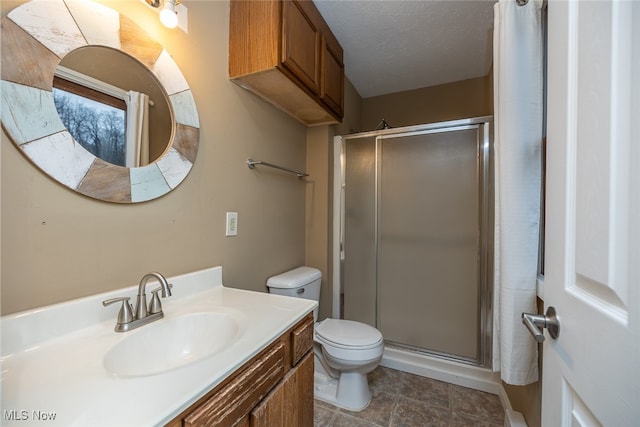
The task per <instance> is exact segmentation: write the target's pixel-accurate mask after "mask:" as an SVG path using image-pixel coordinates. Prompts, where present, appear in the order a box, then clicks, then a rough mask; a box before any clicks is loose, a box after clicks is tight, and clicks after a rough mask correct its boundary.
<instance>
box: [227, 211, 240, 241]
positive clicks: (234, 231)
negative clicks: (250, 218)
mask: <svg viewBox="0 0 640 427" xmlns="http://www.w3.org/2000/svg"><path fill="white" fill-rule="evenodd" d="M237 235H238V212H227V233H226V236H227V237H228V236H237Z"/></svg>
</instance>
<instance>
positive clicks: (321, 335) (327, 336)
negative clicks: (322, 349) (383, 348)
mask: <svg viewBox="0 0 640 427" xmlns="http://www.w3.org/2000/svg"><path fill="white" fill-rule="evenodd" d="M315 333H316V338H317V339H318V341H320V342H322V343H324V344H326V345H329V346H331V347H336V348H340V349H345V350H367V349H373V348H377V347H379V346H380V344H381V343H382V341H383V338H382V333H380V331H379V330H377V329H376V328H374V327H373V326H369V325H367V324H365V323H360V322H354V321H352V320H344V319H325V320H323V321H322V322H319V323H318V324H317V326H316V328H315Z"/></svg>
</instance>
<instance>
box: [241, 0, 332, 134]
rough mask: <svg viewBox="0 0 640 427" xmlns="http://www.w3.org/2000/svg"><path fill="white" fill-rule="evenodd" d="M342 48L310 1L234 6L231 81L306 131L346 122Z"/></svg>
mask: <svg viewBox="0 0 640 427" xmlns="http://www.w3.org/2000/svg"><path fill="white" fill-rule="evenodd" d="M342 57H343V51H342V47H341V46H340V44H339V43H338V41H337V40H336V38H335V37H334V35H333V34H332V33H331V30H330V29H329V27H328V26H327V24H326V22H325V21H324V19H322V16H321V15H320V12H318V9H317V8H316V7H315V5H314V4H313V2H312V1H310V0H231V13H230V25H229V78H231V79H232V80H233V81H234V82H235V83H237V84H238V85H240V86H242V87H243V88H245V89H247V90H249V91H251V92H253V93H255V94H256V95H258V96H260V97H262V98H263V99H265V100H266V101H268V102H270V103H271V104H273V105H275V106H276V107H278V108H280V109H282V110H283V111H285V112H287V113H289V114H290V115H292V116H293V117H295V118H296V119H298V120H299V121H301V122H302V123H304V124H306V125H307V126H312V125H320V124H329V123H337V122H340V121H342V116H343V103H344V101H343V99H344V95H343V93H344V65H343V60H342Z"/></svg>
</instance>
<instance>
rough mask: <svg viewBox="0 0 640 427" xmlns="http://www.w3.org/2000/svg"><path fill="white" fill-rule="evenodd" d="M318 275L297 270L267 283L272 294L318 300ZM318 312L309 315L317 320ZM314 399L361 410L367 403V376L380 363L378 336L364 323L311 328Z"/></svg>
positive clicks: (328, 322) (323, 323)
mask: <svg viewBox="0 0 640 427" xmlns="http://www.w3.org/2000/svg"><path fill="white" fill-rule="evenodd" d="M321 280H322V273H321V272H320V270H318V269H316V268H312V267H298V268H296V269H293V270H290V271H287V272H285V273H282V274H279V275H277V276H273V277H270V278H269V279H268V280H267V287H268V288H269V292H270V293H272V294H278V295H286V296H290V297H295V298H306V299H311V300H315V301H319V300H320V282H321ZM317 318H318V309H317V308H316V309H315V310H314V312H313V319H314V321H317ZM313 340H314V345H313V350H314V356H315V372H314V397H315V398H316V399H319V400H322V401H325V402H328V403H331V404H332V405H335V406H338V407H341V408H344V409H348V410H350V411H361V410H363V409H365V408H366V407H367V406H369V403H370V402H371V391H370V390H369V383H368V382H367V374H368V373H369V372H371V371H373V370H374V369H375V368H376V367H377V366H378V365H379V364H380V361H381V360H382V353H383V351H384V340H383V338H382V333H380V331H379V330H377V329H376V328H374V327H372V326H369V325H367V324H364V323H360V322H354V321H352V320H343V319H325V320H323V321H320V322H316V324H315V327H314V337H313Z"/></svg>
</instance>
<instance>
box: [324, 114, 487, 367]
mask: <svg viewBox="0 0 640 427" xmlns="http://www.w3.org/2000/svg"><path fill="white" fill-rule="evenodd" d="M491 122H492V118H491V117H480V118H476V119H465V120H456V121H451V122H443V123H435V124H428V125H420V126H411V127H406V128H397V129H388V130H382V131H376V132H368V133H361V134H353V135H347V136H342V137H337V141H339V142H340V146H341V153H340V158H341V165H340V166H341V173H340V176H341V177H342V182H341V185H342V191H341V203H340V205H341V221H340V223H341V228H340V243H341V251H340V257H341V262H340V266H341V272H340V273H341V274H340V277H341V281H342V283H341V292H342V298H343V306H342V310H343V317H344V318H345V319H350V320H357V321H361V322H365V323H368V324H370V325H373V326H375V327H377V328H378V329H379V330H380V331H381V332H382V334H383V336H384V337H385V342H386V345H387V346H395V347H400V348H403V349H407V350H409V351H417V352H423V353H428V354H430V355H436V356H438V357H445V358H448V359H454V360H456V361H461V362H464V363H469V364H473V365H479V366H488V365H489V364H490V360H491V357H490V356H491V354H490V353H491V329H492V328H491V325H492V320H491V319H492V317H491V301H492V299H491V298H492V283H491V280H490V277H491V274H492V272H491V271H490V270H491V268H490V266H491V264H492V248H493V244H492V236H493V233H492V230H493V209H492V206H493V205H492V197H493V194H492V187H491V182H492V177H491V173H492V163H491V152H492V126H491V124H492V123H491Z"/></svg>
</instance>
